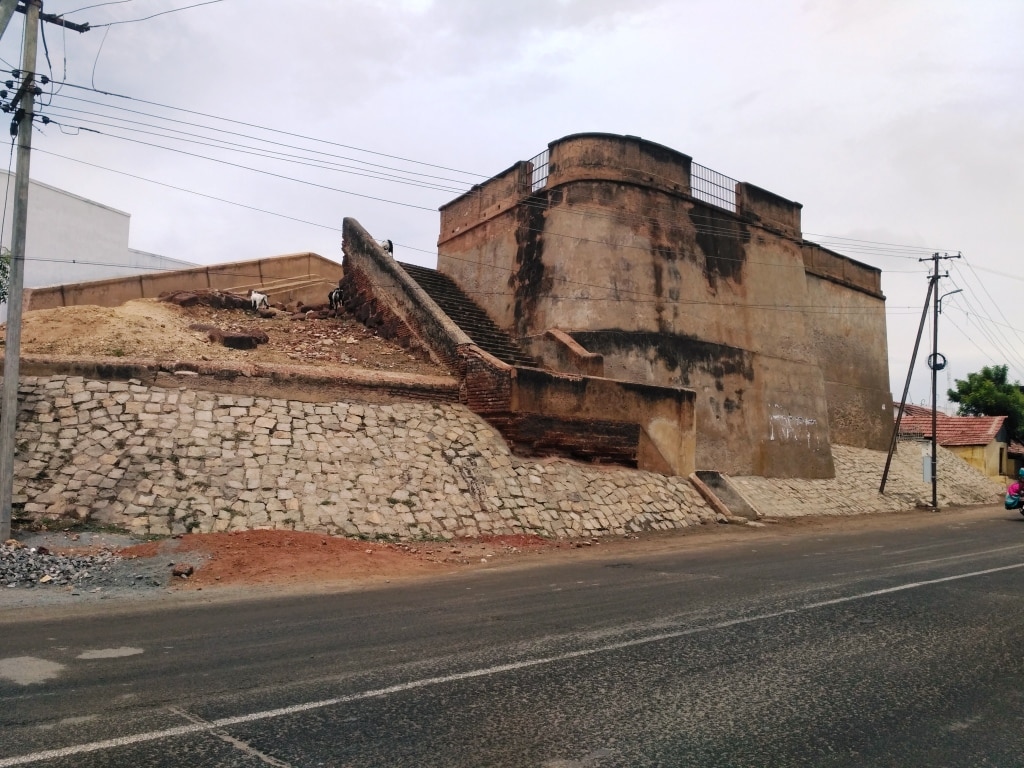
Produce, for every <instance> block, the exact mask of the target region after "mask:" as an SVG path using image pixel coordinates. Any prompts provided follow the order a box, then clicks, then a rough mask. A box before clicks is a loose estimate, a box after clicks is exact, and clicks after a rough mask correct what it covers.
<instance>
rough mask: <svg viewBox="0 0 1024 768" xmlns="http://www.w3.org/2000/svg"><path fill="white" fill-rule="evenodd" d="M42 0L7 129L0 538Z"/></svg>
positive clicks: (34, 4)
mask: <svg viewBox="0 0 1024 768" xmlns="http://www.w3.org/2000/svg"><path fill="white" fill-rule="evenodd" d="M41 8H42V1H41V0H27V1H26V3H25V39H24V46H23V48H22V54H21V76H22V81H21V87H20V88H18V92H17V94H16V95H15V96H14V99H13V100H12V101H13V109H12V111H13V114H14V119H13V121H12V123H11V126H12V130H17V133H18V164H17V171H16V174H15V179H14V229H13V231H12V234H11V273H10V284H9V285H8V287H7V338H6V341H5V346H4V381H3V390H2V393H0V542H3V541H6V540H7V539H9V538H10V537H11V501H12V498H13V496H14V453H15V443H14V435H15V431H16V428H17V425H18V380H19V378H20V376H19V374H20V370H19V368H20V363H21V360H20V358H21V292H22V288H23V286H24V284H25V233H26V230H27V227H28V179H29V175H28V174H29V163H30V161H31V158H32V117H33V113H34V106H35V96H36V94H35V89H36V82H35V71H36V48H37V47H38V39H39V11H40V10H41Z"/></svg>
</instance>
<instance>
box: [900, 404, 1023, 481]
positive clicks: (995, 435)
mask: <svg viewBox="0 0 1024 768" xmlns="http://www.w3.org/2000/svg"><path fill="white" fill-rule="evenodd" d="M935 435H936V441H937V442H938V444H939V445H941V446H942V447H943V448H947V449H949V450H950V451H952V452H953V453H955V454H956V455H957V456H959V457H960V458H962V459H963V460H964V461H966V462H967V463H968V464H970V465H971V466H973V467H975V468H977V469H979V470H981V471H982V472H984V473H985V474H986V475H988V476H989V477H1000V476H1009V475H1013V474H1016V470H1017V462H1016V461H1015V460H1014V458H1013V457H1012V456H1011V455H1010V451H1009V447H1010V436H1009V433H1008V432H1007V429H1006V417H1005V416H947V415H946V414H944V413H942V412H939V413H937V414H936V415H935ZM899 436H900V439H901V440H914V439H917V440H927V441H930V440H931V439H932V409H931V408H925V407H923V406H920V405H913V404H907V405H906V406H905V407H904V411H903V418H902V420H901V421H900V434H899Z"/></svg>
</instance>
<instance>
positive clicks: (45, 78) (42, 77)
mask: <svg viewBox="0 0 1024 768" xmlns="http://www.w3.org/2000/svg"><path fill="white" fill-rule="evenodd" d="M39 81H40V82H41V83H42V84H43V85H46V84H47V83H49V82H50V78H48V77H47V76H46V75H41V76H40V77H39Z"/></svg>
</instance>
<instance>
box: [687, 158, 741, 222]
mask: <svg viewBox="0 0 1024 768" xmlns="http://www.w3.org/2000/svg"><path fill="white" fill-rule="evenodd" d="M738 183H739V182H738V181H736V179H733V178H730V177H728V176H726V175H725V174H724V173H719V172H718V171H712V170H711V169H710V168H706V167H704V166H703V165H699V164H697V163H690V190H691V194H692V195H693V197H694V198H696V199H697V200H703V201H704V202H705V203H711V204H712V205H717V206H718V207H719V208H725V210H727V211H732V212H733V213H736V185H737V184H738Z"/></svg>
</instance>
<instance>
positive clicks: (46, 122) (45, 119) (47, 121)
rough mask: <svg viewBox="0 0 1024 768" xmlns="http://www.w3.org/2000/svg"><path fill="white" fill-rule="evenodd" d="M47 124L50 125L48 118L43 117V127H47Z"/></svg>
mask: <svg viewBox="0 0 1024 768" xmlns="http://www.w3.org/2000/svg"><path fill="white" fill-rule="evenodd" d="M49 124H50V118H48V117H47V116H46V115H43V125H49Z"/></svg>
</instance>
